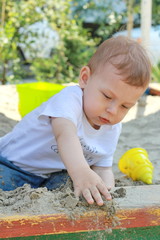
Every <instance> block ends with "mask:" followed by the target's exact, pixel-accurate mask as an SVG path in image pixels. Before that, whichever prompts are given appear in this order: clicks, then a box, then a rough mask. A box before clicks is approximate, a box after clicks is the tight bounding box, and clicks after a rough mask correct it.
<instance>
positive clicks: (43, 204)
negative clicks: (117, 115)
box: [0, 84, 160, 217]
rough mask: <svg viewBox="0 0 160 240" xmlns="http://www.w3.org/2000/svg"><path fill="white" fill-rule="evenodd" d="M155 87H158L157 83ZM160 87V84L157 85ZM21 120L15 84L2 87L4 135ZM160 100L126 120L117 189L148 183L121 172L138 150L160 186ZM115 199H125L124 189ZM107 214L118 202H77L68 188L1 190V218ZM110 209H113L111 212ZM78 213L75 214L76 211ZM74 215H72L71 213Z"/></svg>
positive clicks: (146, 101)
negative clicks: (132, 150) (131, 153)
mask: <svg viewBox="0 0 160 240" xmlns="http://www.w3.org/2000/svg"><path fill="white" fill-rule="evenodd" d="M154 86H155V84H154ZM156 87H158V88H160V85H157V84H156ZM20 119H21V116H20V115H19V112H18V94H17V91H16V87H15V86H14V85H6V86H0V136H3V135H4V134H6V133H7V132H9V131H10V130H11V129H12V128H13V126H14V125H15V124H16V123H17V122H18V121H19V120H20ZM159 143H160V97H155V96H154V97H153V96H147V97H143V98H141V99H140V101H139V102H138V103H137V104H136V106H134V107H133V108H132V109H131V110H130V112H129V113H128V115H127V116H126V118H125V119H124V120H123V130H122V134H121V136H120V139H119V143H118V146H117V150H116V152H115V156H114V164H113V171H114V174H115V176H116V186H134V185H142V184H144V183H142V182H139V181H138V182H137V181H132V180H131V179H130V178H128V177H126V176H125V175H124V174H122V173H121V172H120V170H119V169H118V160H119V159H120V157H121V156H122V154H124V153H125V152H126V151H127V150H129V149H130V148H135V147H142V148H145V149H146V150H147V152H148V154H149V159H150V161H151V162H152V163H153V166H154V175H153V184H159V183H160V164H159V159H160V154H159V149H160V147H159ZM116 194H117V193H116V192H115V191H114V190H113V191H112V196H113V198H115V197H118V198H119V197H125V192H124V189H123V188H121V192H120V193H119V194H118V195H116ZM97 209H98V210H100V211H107V212H108V213H109V214H111V215H114V214H115V209H116V202H115V199H113V200H112V201H110V202H106V201H105V204H104V206H103V207H97V205H93V206H89V205H88V204H87V203H85V202H84V201H83V200H82V199H79V200H77V199H76V198H75V197H74V195H73V192H72V187H71V185H70V183H69V185H67V186H65V187H64V188H63V189H61V190H60V191H48V190H47V189H46V188H38V189H31V188H30V186H29V185H27V184H26V185H24V186H23V187H20V188H17V189H16V190H14V191H10V192H4V191H2V190H0V216H1V217H2V216H4V215H5V216H6V215H13V214H22V215H23V214H32V215H34V214H52V213H55V212H63V213H66V214H69V215H72V217H73V215H78V214H83V213H84V212H85V211H86V210H87V211H88V210H92V211H93V210H95V211H97ZM108 209H109V210H108ZM73 210H74V211H73ZM71 213H72V214H71Z"/></svg>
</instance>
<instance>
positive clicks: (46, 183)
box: [0, 156, 69, 191]
mask: <svg viewBox="0 0 160 240" xmlns="http://www.w3.org/2000/svg"><path fill="white" fill-rule="evenodd" d="M68 178H69V175H68V173H67V171H66V170H62V171H60V172H55V173H52V174H51V176H50V177H49V178H43V177H40V176H36V175H35V174H32V173H30V172H27V171H24V170H22V169H21V168H19V167H17V166H15V165H14V164H13V163H12V162H10V161H8V160H7V159H6V158H3V157H1V156H0V189H2V190H4V191H10V190H14V189H15V188H17V187H21V186H23V185H24V184H25V183H28V184H30V185H31V187H32V188H38V187H46V188H47V189H48V190H52V189H56V188H58V187H60V186H61V185H62V184H65V183H66V182H67V180H68Z"/></svg>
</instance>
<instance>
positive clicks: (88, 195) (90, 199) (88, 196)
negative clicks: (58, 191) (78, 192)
mask: <svg viewBox="0 0 160 240" xmlns="http://www.w3.org/2000/svg"><path fill="white" fill-rule="evenodd" d="M82 194H83V197H84V198H85V199H86V201H87V202H88V203H89V204H93V203H94V199H93V197H92V195H91V192H90V190H89V189H85V190H83V192H82Z"/></svg>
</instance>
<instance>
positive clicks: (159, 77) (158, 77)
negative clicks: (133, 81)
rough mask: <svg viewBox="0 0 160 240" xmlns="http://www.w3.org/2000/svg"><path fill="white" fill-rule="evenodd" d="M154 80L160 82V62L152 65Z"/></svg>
mask: <svg viewBox="0 0 160 240" xmlns="http://www.w3.org/2000/svg"><path fill="white" fill-rule="evenodd" d="M152 82H157V83H160V62H158V64H157V65H154V66H153V67H152Z"/></svg>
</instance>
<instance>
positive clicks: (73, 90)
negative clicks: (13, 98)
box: [39, 86, 82, 126]
mask: <svg viewBox="0 0 160 240" xmlns="http://www.w3.org/2000/svg"><path fill="white" fill-rule="evenodd" d="M81 115H82V90H81V89H80V87H79V86H69V87H66V88H64V89H63V90H62V91H61V92H59V93H58V94H56V95H54V96H53V97H51V98H50V99H49V100H48V101H47V102H46V103H45V104H44V107H43V110H42V111H41V113H40V114H39V119H40V120H41V121H48V120H47V119H48V117H61V118H65V119H68V120H70V121H72V122H73V123H74V124H75V125H76V126H77V123H78V120H79V119H80V117H81Z"/></svg>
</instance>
